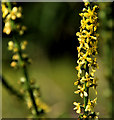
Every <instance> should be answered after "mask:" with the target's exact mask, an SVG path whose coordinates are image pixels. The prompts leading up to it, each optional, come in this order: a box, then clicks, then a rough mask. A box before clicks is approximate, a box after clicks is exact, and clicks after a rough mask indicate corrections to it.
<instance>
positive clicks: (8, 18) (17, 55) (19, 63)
mask: <svg viewBox="0 0 114 120" xmlns="http://www.w3.org/2000/svg"><path fill="white" fill-rule="evenodd" d="M12 4H13V3H12ZM21 11H22V8H21V7H16V6H14V7H12V5H11V3H10V2H6V3H2V13H3V14H2V16H3V21H4V23H5V25H4V28H3V33H5V34H7V35H9V34H11V33H13V32H15V33H18V35H23V34H24V31H25V30H26V27H25V26H23V25H21V24H19V23H16V22H15V20H16V19H17V18H21V16H22V13H21ZM12 35H14V33H13V34H12ZM26 46H27V41H18V40H17V39H15V38H14V39H13V40H12V41H9V42H8V50H10V51H12V52H13V56H12V62H11V67H13V68H15V69H17V68H21V69H22V72H23V77H21V79H20V83H21V85H22V89H21V93H22V94H24V99H25V101H26V103H27V106H28V108H29V109H30V110H31V112H32V115H31V117H39V115H41V114H42V113H45V112H47V111H48V106H47V105H46V104H45V103H43V102H42V101H41V100H40V98H39V97H40V93H39V87H38V86H36V85H35V81H33V80H31V79H30V78H29V74H28V70H27V65H28V64H29V63H30V62H31V60H30V59H29V58H28V55H27V54H25V53H24V52H23V51H24V50H25V49H26Z"/></svg>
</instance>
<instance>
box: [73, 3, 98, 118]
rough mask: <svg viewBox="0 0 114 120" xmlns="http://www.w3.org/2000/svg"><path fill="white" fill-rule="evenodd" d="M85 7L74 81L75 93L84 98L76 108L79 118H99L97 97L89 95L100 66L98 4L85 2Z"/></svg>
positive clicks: (76, 104) (78, 34)
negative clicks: (97, 56) (96, 107)
mask: <svg viewBox="0 0 114 120" xmlns="http://www.w3.org/2000/svg"><path fill="white" fill-rule="evenodd" d="M84 6H85V8H83V10H82V13H80V14H79V15H80V16H81V17H82V20H81V26H80V32H77V33H76V35H77V36H78V41H79V44H80V45H79V47H77V50H78V60H77V63H78V66H77V67H76V70H77V71H78V74H77V76H78V79H77V81H76V82H75V83H74V85H77V87H78V90H77V91H75V92H74V93H76V94H79V95H80V97H81V98H82V99H84V100H83V104H81V103H79V102H78V103H77V102H74V105H75V106H76V107H75V108H74V110H76V113H78V114H79V119H86V120H88V119H90V118H92V119H96V118H98V116H97V115H98V113H96V112H94V110H93V109H94V106H95V104H96V100H97V98H95V99H94V100H91V99H90V97H89V89H90V88H91V87H92V88H93V89H94V90H95V93H96V94H97V91H96V86H97V83H96V78H95V71H96V68H99V67H98V64H97V58H96V55H97V54H98V52H97V43H98V36H99V34H98V33H97V27H98V26H99V24H98V17H97V9H98V6H97V5H93V6H92V3H89V2H87V1H86V2H85V3H84Z"/></svg>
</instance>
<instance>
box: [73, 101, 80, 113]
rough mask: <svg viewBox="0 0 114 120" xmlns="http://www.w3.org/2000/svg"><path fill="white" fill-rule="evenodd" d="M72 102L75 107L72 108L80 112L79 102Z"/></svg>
mask: <svg viewBox="0 0 114 120" xmlns="http://www.w3.org/2000/svg"><path fill="white" fill-rule="evenodd" d="M73 104H74V105H75V106H76V107H75V108H74V110H76V112H77V113H80V112H81V107H80V103H76V102H74V103H73Z"/></svg>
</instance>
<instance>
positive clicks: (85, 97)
mask: <svg viewBox="0 0 114 120" xmlns="http://www.w3.org/2000/svg"><path fill="white" fill-rule="evenodd" d="M86 72H87V73H88V74H89V67H88V63H86V69H85V73H86ZM86 83H87V82H85V83H84V85H85V92H86V93H87V96H84V109H86V106H87V104H88V98H89V88H88V87H87V86H86ZM84 113H85V114H86V115H87V114H88V112H87V111H85V110H84Z"/></svg>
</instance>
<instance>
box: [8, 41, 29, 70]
mask: <svg viewBox="0 0 114 120" xmlns="http://www.w3.org/2000/svg"><path fill="white" fill-rule="evenodd" d="M26 46H27V41H22V42H21V43H20V46H19V45H18V44H17V43H16V42H13V41H9V42H8V50H10V51H12V52H13V53H14V55H13V56H12V62H11V67H14V68H17V67H19V66H23V65H25V64H26V63H29V62H30V59H28V56H27V54H25V53H22V50H25V49H26ZM20 52H21V56H22V58H21V56H20V54H19V53H20ZM20 59H23V62H20ZM21 61H22V60H21Z"/></svg>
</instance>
